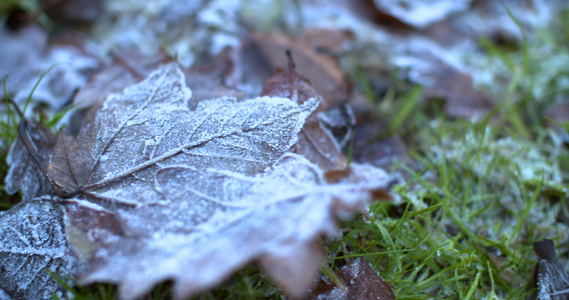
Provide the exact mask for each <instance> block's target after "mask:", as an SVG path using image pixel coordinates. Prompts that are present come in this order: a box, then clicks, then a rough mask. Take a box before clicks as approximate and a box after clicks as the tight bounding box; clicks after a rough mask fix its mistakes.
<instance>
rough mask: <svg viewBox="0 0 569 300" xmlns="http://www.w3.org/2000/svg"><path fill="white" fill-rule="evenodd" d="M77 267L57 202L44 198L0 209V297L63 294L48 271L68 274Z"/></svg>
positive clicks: (78, 265) (75, 270)
mask: <svg viewBox="0 0 569 300" xmlns="http://www.w3.org/2000/svg"><path fill="white" fill-rule="evenodd" d="M79 269H80V264H79V262H78V261H77V259H76V258H75V256H74V255H73V253H72V250H71V249H70V248H69V245H68V242H67V240H66V237H65V232H64V228H63V213H62V212H61V209H60V208H59V205H57V204H56V203H54V202H52V201H50V199H49V198H44V199H36V200H32V201H24V202H22V203H20V204H18V205H17V206H15V207H14V208H12V209H11V210H10V211H6V212H0V299H51V297H52V294H54V293H58V295H59V297H62V295H63V293H64V292H65V290H64V289H63V288H62V287H61V286H60V285H59V284H58V283H57V281H56V280H55V279H54V278H53V277H52V276H51V275H50V274H49V271H51V272H53V273H55V274H58V275H59V276H60V277H61V278H68V276H71V275H74V273H76V272H77V271H78V270H79ZM2 292H4V293H5V294H6V296H7V297H3V295H2Z"/></svg>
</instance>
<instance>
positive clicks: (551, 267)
mask: <svg viewBox="0 0 569 300" xmlns="http://www.w3.org/2000/svg"><path fill="white" fill-rule="evenodd" d="M533 249H534V250H535V253H536V254H537V256H538V257H539V259H540V261H539V263H538V266H539V268H538V274H537V299H538V300H550V299H562V300H565V299H569V274H568V273H567V271H565V268H564V267H563V264H562V263H561V261H560V260H559V257H557V253H556V251H555V246H554V245H553V242H552V241H551V240H544V241H541V242H536V243H534V244H533Z"/></svg>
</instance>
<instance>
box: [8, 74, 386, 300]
mask: <svg viewBox="0 0 569 300" xmlns="http://www.w3.org/2000/svg"><path fill="white" fill-rule="evenodd" d="M190 97H191V90H190V89H189V88H187V87H186V85H185V79H184V76H183V74H182V72H181V70H180V69H179V68H178V67H177V66H176V65H175V64H170V65H166V66H164V67H162V68H160V69H158V70H156V71H155V72H153V73H151V74H150V75H149V76H148V77H147V78H146V79H145V80H144V81H142V82H141V83H139V84H136V85H134V86H131V87H129V88H127V89H125V91H124V92H123V93H122V94H112V95H111V96H109V98H108V99H107V100H106V101H105V102H104V104H103V105H102V107H101V108H100V109H98V110H97V111H94V112H92V113H91V114H90V115H88V116H87V120H89V121H87V122H86V123H85V125H84V127H83V128H82V129H81V131H80V133H79V135H78V137H77V138H75V137H72V136H70V135H69V134H66V133H64V132H61V133H60V134H59V136H58V138H57V142H56V144H55V146H54V147H53V149H47V150H45V153H50V155H47V157H49V159H45V157H42V156H40V157H39V158H37V159H35V158H34V159H33V160H36V161H39V163H38V166H39V169H40V170H44V169H45V170H44V171H43V173H46V175H47V176H45V177H46V180H45V182H40V183H37V182H26V180H28V179H26V178H24V177H22V176H23V175H22V174H20V175H18V173H14V174H15V175H14V176H12V177H10V180H11V182H8V184H11V185H13V186H17V185H22V184H23V185H24V186H26V188H30V189H33V188H34V184H43V185H51V186H52V187H53V192H52V196H53V199H54V200H48V199H47V198H41V200H40V199H38V198H36V199H37V200H33V201H49V205H52V206H53V207H54V210H55V211H57V210H58V209H62V210H63V212H64V216H65V234H66V238H67V240H68V241H69V243H70V248H69V249H74V250H76V252H74V251H71V250H69V252H70V253H71V252H72V253H75V254H76V255H77V256H78V257H79V258H80V260H81V261H82V262H85V263H86V265H87V269H86V270H85V271H81V272H70V273H80V274H79V275H77V276H76V278H77V279H78V280H80V282H83V283H89V282H94V281H104V282H113V283H116V284H118V285H119V294H120V296H121V297H122V298H136V297H140V296H142V295H143V294H144V293H146V292H148V291H149V290H150V289H151V288H152V287H153V286H154V285H155V284H157V283H159V282H162V281H164V280H173V281H174V294H175V296H176V297H177V298H183V297H187V296H189V295H191V294H193V293H195V292H198V291H200V290H203V289H206V288H209V287H212V286H213V285H215V284H218V283H220V282H221V281H222V280H223V279H225V278H226V277H227V276H228V275H230V274H231V273H232V272H233V271H235V270H237V269H238V268H240V267H241V266H243V265H244V264H246V263H249V262H252V261H257V262H259V263H260V265H261V266H262V267H263V268H264V269H265V270H266V272H267V273H268V274H269V275H270V276H271V277H272V278H273V280H275V281H276V282H277V283H278V284H279V285H281V286H282V287H284V288H285V289H286V291H287V292H288V293H289V294H290V295H292V296H300V295H302V294H303V293H304V292H305V291H306V290H307V288H308V287H309V285H310V283H311V282H312V278H313V276H314V275H315V274H316V271H317V269H318V262H319V261H320V258H319V257H320V251H319V248H318V243H317V242H318V239H319V237H320V236H321V235H322V234H332V233H333V232H334V230H335V226H336V221H337V220H339V219H344V218H346V217H349V216H350V215H352V214H353V213H354V212H357V211H361V210H364V209H365V208H366V204H367V203H368V201H369V200H371V198H373V196H374V195H376V194H382V193H384V191H385V188H386V185H387V183H388V182H389V180H388V175H387V174H386V173H385V172H384V171H382V170H380V169H377V168H374V167H371V166H364V165H358V164H352V165H351V166H350V168H349V169H347V170H346V171H345V172H344V173H345V174H343V176H341V177H337V178H334V180H332V181H329V180H327V179H329V176H328V177H327V176H326V175H325V171H324V170H322V169H321V168H320V167H318V166H317V165H315V164H313V163H311V162H309V161H308V160H307V159H306V158H304V157H302V156H300V155H298V154H292V153H288V154H287V151H288V150H289V149H291V148H292V147H293V145H295V143H297V134H298V133H299V132H300V130H301V128H302V127H303V125H304V122H305V120H306V119H307V118H308V116H309V115H310V114H311V113H312V112H313V111H314V110H315V109H316V108H317V106H318V105H319V97H312V98H308V99H303V101H302V103H297V102H296V101H291V99H288V98H283V97H267V96H265V97H260V98H256V99H250V100H244V101H236V100H235V99H232V98H218V99H213V100H203V101H200V102H199V103H198V104H197V107H196V108H195V110H191V109H190V108H189V101H190ZM27 130H28V131H30V132H32V133H33V132H35V131H34V129H33V128H28V129H27ZM35 140H38V141H41V140H42V137H41V136H39V137H37V138H35ZM22 141H23V139H20V140H19V141H18V143H19V144H22ZM36 143H37V142H36ZM19 144H17V145H16V146H15V148H14V149H21V147H22V145H19ZM24 144H25V143H24ZM24 146H27V145H24ZM26 148H27V149H28V150H30V153H33V152H34V150H36V151H38V152H39V151H44V150H41V149H40V147H35V148H34V147H33V146H31V147H30V146H28V147H26ZM36 148H37V149H36ZM32 156H33V155H32ZM30 159H32V158H30V157H29V156H24V155H12V161H10V164H11V167H12V168H14V167H17V166H19V165H21V164H22V162H20V161H19V160H24V161H25V160H28V161H29V160H30ZM44 164H45V167H43V165H44ZM35 190H38V191H42V190H41V189H39V188H35ZM31 196H37V192H36V193H34V194H31ZM40 203H41V202H40ZM56 221H57V222H56V223H57V224H56V225H55V226H63V224H62V223H61V220H56ZM38 248H39V249H40V250H41V251H43V250H42V249H43V248H42V246H41V245H39V246H38ZM78 266H79V264H77V265H76V267H78ZM72 271H77V269H74V270H72ZM13 284H15V285H18V284H19V283H13Z"/></svg>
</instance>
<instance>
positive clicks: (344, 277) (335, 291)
mask: <svg viewBox="0 0 569 300" xmlns="http://www.w3.org/2000/svg"><path fill="white" fill-rule="evenodd" d="M335 275H336V276H337V278H338V279H339V280H341V281H342V283H343V284H344V289H342V288H341V287H338V286H336V285H335V284H334V283H332V282H330V280H329V279H328V278H325V277H323V278H322V279H321V280H319V281H318V283H317V284H316V286H315V287H314V288H313V289H312V290H311V292H310V297H309V299H322V300H348V299H362V300H363V299H377V300H393V299H395V294H394V293H393V290H392V289H391V286H389V284H388V283H387V282H385V280H383V278H381V277H380V276H378V275H377V274H376V273H375V271H374V270H373V268H372V267H371V266H370V265H369V264H368V263H367V262H366V261H365V260H364V259H362V258H361V257H358V258H356V260H354V261H353V262H352V263H351V264H348V265H345V266H343V267H342V268H340V270H338V271H336V272H335Z"/></svg>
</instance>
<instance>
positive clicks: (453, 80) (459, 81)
mask: <svg viewBox="0 0 569 300" xmlns="http://www.w3.org/2000/svg"><path fill="white" fill-rule="evenodd" d="M433 63H434V64H438V68H436V69H435V68H433V70H432V73H430V74H429V75H430V76H431V78H432V79H433V84H432V85H431V86H428V87H427V88H426V89H425V92H424V96H425V97H427V98H429V97H441V98H444V99H445V100H446V103H445V114H447V115H448V116H451V117H460V118H467V119H470V118H472V117H476V118H484V117H485V116H486V115H488V114H489V113H490V112H491V111H492V110H493V109H494V108H495V107H496V104H495V101H494V99H492V98H491V97H490V96H488V95H486V94H483V93H482V92H479V91H477V90H476V88H475V87H474V83H473V81H472V77H471V76H470V75H469V74H467V73H462V72H460V71H458V70H455V69H453V68H452V67H451V66H448V65H445V64H444V63H443V62H442V61H438V60H436V59H434V61H433Z"/></svg>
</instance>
